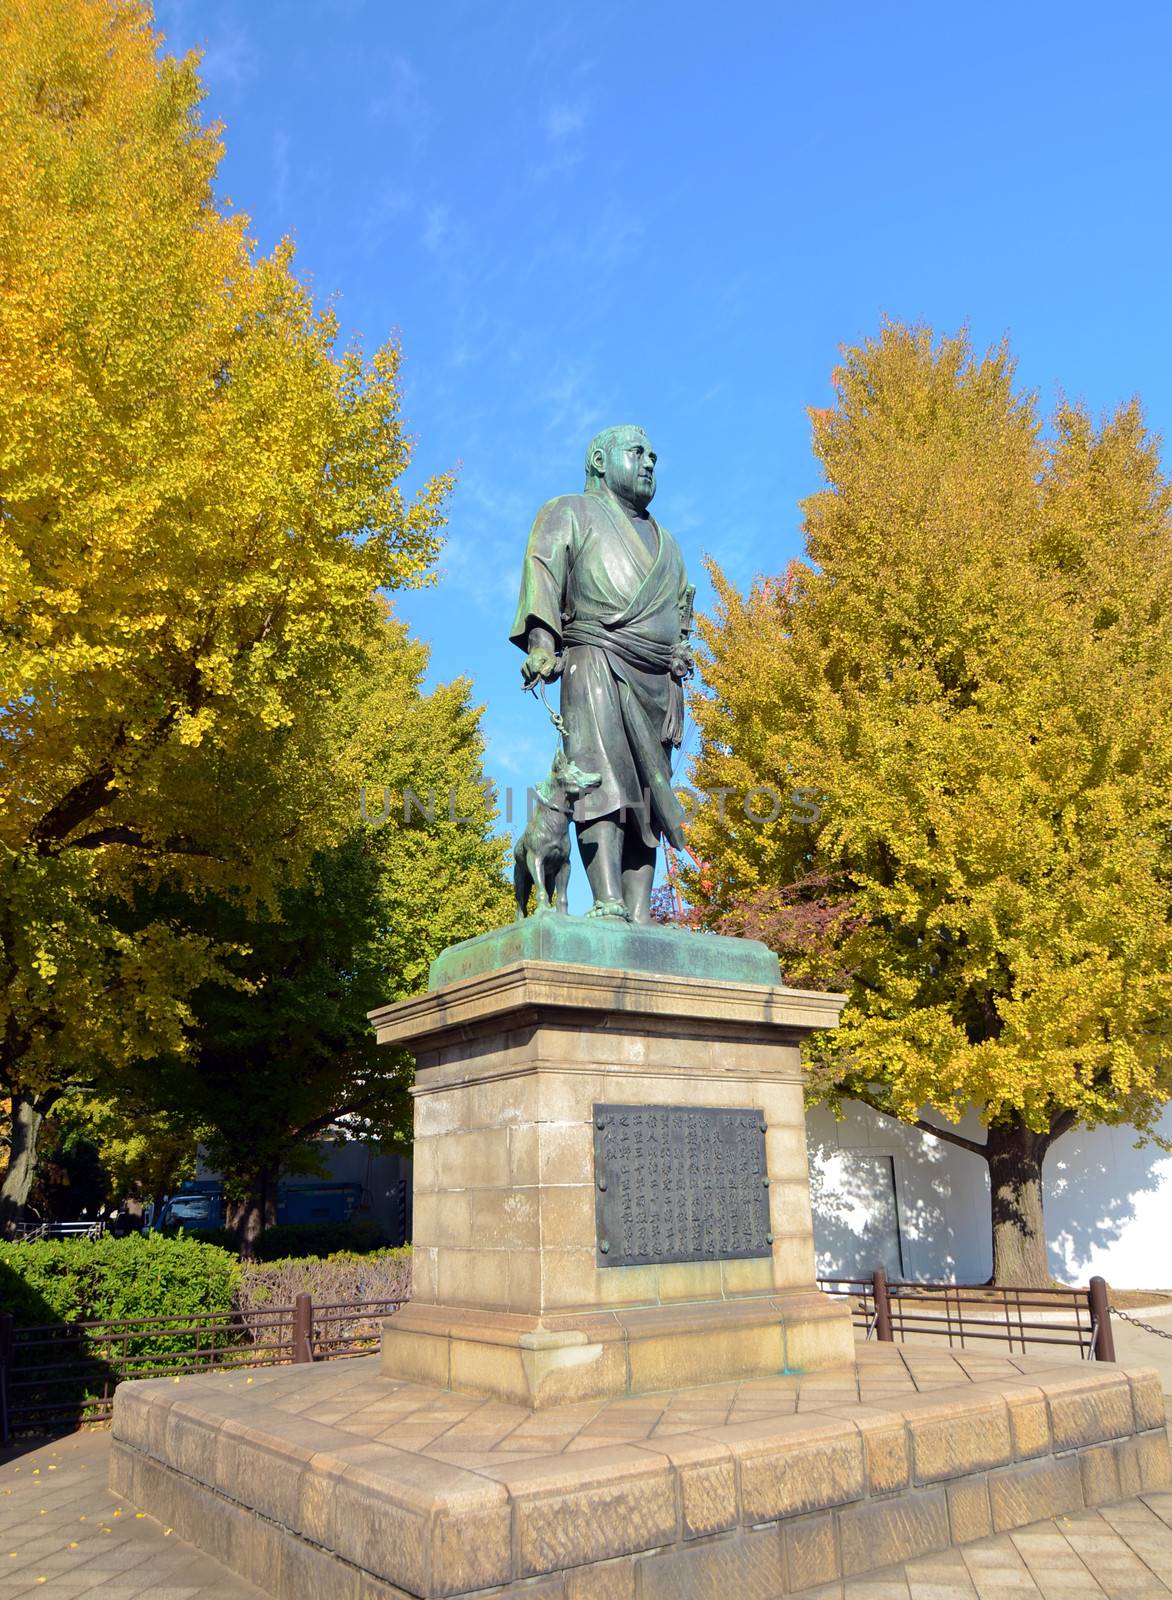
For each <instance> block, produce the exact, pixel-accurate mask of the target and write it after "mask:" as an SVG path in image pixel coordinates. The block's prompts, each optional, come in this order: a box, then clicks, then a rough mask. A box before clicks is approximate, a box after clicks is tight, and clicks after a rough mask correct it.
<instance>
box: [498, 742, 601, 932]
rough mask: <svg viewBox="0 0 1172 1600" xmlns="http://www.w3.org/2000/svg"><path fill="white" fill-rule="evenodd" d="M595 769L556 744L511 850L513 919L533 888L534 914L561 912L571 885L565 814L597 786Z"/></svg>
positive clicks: (520, 914) (523, 910)
mask: <svg viewBox="0 0 1172 1600" xmlns="http://www.w3.org/2000/svg"><path fill="white" fill-rule="evenodd" d="M601 782H602V774H601V773H599V772H583V770H582V768H581V767H580V766H578V765H577V763H576V762H573V761H571V760H570V758H569V757H568V756H567V755H566V753H565V751H564V750H563V749H561V747H560V746H559V748H558V753H557V755H556V756H554V758H553V766H552V767H551V768H550V773H549V777H548V778H543V779H542V780H541V782H540V783H539V784H538V785H537V789H536V791H535V792H536V794H537V800H538V804H537V807H536V809H535V810H534V812H533V815H532V816H531V817H530V818H529V821H528V823H527V824H526V827H525V831H524V833H523V834H522V835H521V837H520V838H519V839H518V840H517V843H516V846H515V848H514V850H513V861H514V867H513V888H514V889H515V890H516V894H517V921H518V922H520V921H522V920H523V919H524V917H525V913H526V908H527V906H528V905H529V891H530V889H533V890H534V891H535V892H536V898H537V903H536V905H535V906H534V908H533V915H534V916H535V917H538V916H541V915H542V914H543V913H545V912H547V911H555V910H556V911H560V912H562V913H563V914H564V913H565V910H566V896H567V891H568V889H569V883H570V817H571V815H572V813H573V810H574V801H575V800H576V799H577V798H578V796H579V795H580V794H585V793H587V791H588V790H590V789H597V788H598V785H599V784H600V783H601Z"/></svg>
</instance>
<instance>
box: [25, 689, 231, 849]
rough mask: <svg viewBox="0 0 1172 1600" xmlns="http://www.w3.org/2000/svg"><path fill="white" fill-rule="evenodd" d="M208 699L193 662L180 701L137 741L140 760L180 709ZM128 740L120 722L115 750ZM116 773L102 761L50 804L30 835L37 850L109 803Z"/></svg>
mask: <svg viewBox="0 0 1172 1600" xmlns="http://www.w3.org/2000/svg"><path fill="white" fill-rule="evenodd" d="M206 699H207V690H206V689H205V688H204V686H203V677H202V674H201V672H200V669H199V667H198V666H193V667H192V669H191V672H190V673H189V674H188V678H187V683H186V685H185V686H184V688H183V690H182V691H181V693H180V698H179V702H178V703H177V704H176V705H173V706H171V708H170V709H169V710H168V711H166V712H164V714H163V715H162V716H161V717H160V718H159V720H158V721H157V722H156V723H155V725H154V727H153V728H151V729H149V730H148V732H147V733H146V734H145V735H144V736H143V738H142V739H140V740H137V741H136V742H135V755H136V759H137V761H138V762H139V763H141V762H142V761H143V760H145V759H146V757H147V756H149V755H150V754H151V752H152V751H154V750H155V749H156V748H157V747H158V746H159V745H160V744H162V742H163V741H164V739H166V737H167V735H168V734H169V733H170V731H171V729H172V728H173V727H174V725H175V722H176V720H177V718H178V716H179V714H180V712H181V711H190V712H192V713H193V714H194V713H195V712H196V711H198V710H199V708H200V706H201V705H202V704H203V703H204V701H205V700H206ZM129 744H130V740H129V738H128V737H127V733H126V725H125V724H124V723H120V724H119V727H118V731H117V733H116V734H115V735H114V750H115V751H116V752H121V751H123V750H125V749H127V747H128V746H129ZM116 776H117V769H116V766H115V762H114V761H113V760H109V761H103V762H102V763H101V765H100V766H98V767H97V768H96V769H95V770H94V771H93V772H91V773H90V774H89V775H88V776H87V777H85V778H82V779H80V780H79V781H78V782H77V783H75V784H74V785H73V788H72V789H69V790H68V791H67V792H66V793H65V794H63V795H62V796H61V798H60V800H58V801H56V803H55V804H54V805H52V806H50V807H49V809H48V811H46V812H45V814H44V816H43V817H42V818H41V820H40V821H39V822H38V823H36V824H35V825H34V827H33V829H32V831H31V833H30V835H29V840H30V843H32V844H34V845H35V846H36V849H37V854H38V855H42V856H45V855H51V854H52V853H53V852H54V850H55V849H57V848H58V847H59V846H60V844H61V842H62V841H63V840H64V839H65V838H66V837H67V836H68V835H69V834H71V833H72V832H73V830H74V828H77V827H80V826H81V824H82V823H83V822H88V821H89V819H90V818H91V817H92V816H95V815H96V814H97V812H99V811H101V810H102V809H103V808H104V807H105V806H107V805H109V803H110V801H111V799H112V798H113V797H114V795H115V794H116V793H117V790H116V789H115V786H114V780H115V777H116Z"/></svg>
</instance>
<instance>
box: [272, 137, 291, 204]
mask: <svg viewBox="0 0 1172 1600" xmlns="http://www.w3.org/2000/svg"><path fill="white" fill-rule="evenodd" d="M289 144H290V140H289V135H288V134H287V133H286V132H285V130H284V129H283V128H278V130H277V131H276V133H274V134H273V209H274V210H275V211H276V214H277V216H278V217H283V216H284V215H285V213H286V211H287V210H288V209H289V176H290V172H291V166H290V162H289Z"/></svg>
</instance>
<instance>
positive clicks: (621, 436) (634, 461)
mask: <svg viewBox="0 0 1172 1600" xmlns="http://www.w3.org/2000/svg"><path fill="white" fill-rule="evenodd" d="M655 461H656V456H655V451H654V450H653V449H652V448H651V441H650V440H649V439H648V437H647V435H646V434H645V433H644V432H643V429H642V428H636V427H633V426H632V425H631V424H629V423H625V424H624V425H623V426H622V427H618V428H603V430H602V432H601V433H596V434H595V435H594V437H593V439H591V441H590V443H589V445H588V446H587V448H586V487H587V489H589V488H590V487H591V485H592V484H597V483H605V484H606V486H607V488H608V489H610V490H611V492H612V493H613V494H615V495H617V496H618V498H619V499H620V500H621V501H622V502H623V504H624V505H626V506H629V507H630V508H631V509H632V510H633V511H646V509H647V507H648V506H649V505H650V504H651V502H652V500H653V499H654V498H655Z"/></svg>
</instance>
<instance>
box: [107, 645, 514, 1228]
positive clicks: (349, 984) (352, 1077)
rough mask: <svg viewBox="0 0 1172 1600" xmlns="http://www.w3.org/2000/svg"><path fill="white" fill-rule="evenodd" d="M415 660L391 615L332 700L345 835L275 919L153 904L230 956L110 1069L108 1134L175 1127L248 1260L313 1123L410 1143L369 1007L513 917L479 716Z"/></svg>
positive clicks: (407, 1107)
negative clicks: (113, 1073)
mask: <svg viewBox="0 0 1172 1600" xmlns="http://www.w3.org/2000/svg"><path fill="white" fill-rule="evenodd" d="M426 667H427V649H426V647H425V646H424V645H422V644H421V643H419V642H418V641H416V640H413V639H411V638H409V637H408V635H407V632H406V630H405V629H404V628H403V627H402V626H401V625H399V624H398V623H396V622H394V621H393V620H391V619H389V618H388V620H387V621H386V622H385V624H384V626H383V630H382V634H381V637H380V639H379V640H378V642H377V646H376V647H375V648H373V649H372V650H370V651H369V652H368V653H367V655H366V656H365V658H364V659H363V660H362V661H361V662H360V663H358V664H357V665H356V667H355V670H354V672H353V673H352V675H351V676H350V678H349V680H348V682H347V683H346V685H345V688H344V690H343V692H341V693H340V694H339V696H338V699H337V700H336V701H335V704H334V707H333V717H332V725H333V730H334V739H335V745H334V749H335V766H336V771H337V772H338V774H339V776H340V777H341V778H342V779H343V780H344V781H345V782H346V784H347V786H348V792H349V797H350V798H349V805H350V826H349V827H348V828H347V829H346V830H345V831H344V832H343V834H342V835H341V837H340V838H339V839H338V840H337V841H336V842H333V843H330V844H329V845H327V846H323V848H321V849H319V850H318V851H317V852H316V853H315V855H314V857H313V859H312V862H311V865H310V869H309V872H308V874H307V876H306V877H305V879H304V881H302V882H300V883H298V884H296V885H292V886H290V887H288V888H286V889H285V890H284V891H283V892H282V893H281V895H280V898H279V902H278V904H277V905H276V906H275V907H272V908H265V907H258V908H257V909H255V910H253V911H250V910H249V909H248V908H246V907H243V906H240V905H239V904H232V903H231V902H228V901H225V900H220V901H210V900H209V901H205V902H203V903H202V904H195V903H190V902H187V903H182V904H180V903H178V902H175V901H174V900H171V901H170V902H164V900H163V899H162V898H161V897H159V896H156V897H154V898H153V899H152V901H151V903H150V905H149V909H148V913H147V914H148V915H149V916H150V917H151V918H155V917H158V916H159V915H161V914H171V915H177V916H178V917H179V919H180V920H181V921H182V922H183V923H184V924H185V925H187V926H192V927H194V928H196V929H202V928H203V927H204V926H206V928H207V929H208V931H209V934H210V932H211V930H213V929H214V931H215V933H216V935H217V937H219V938H221V939H224V940H227V941H228V942H229V943H230V944H231V945H232V946H233V947H234V949H235V952H236V953H235V954H233V955H230V956H228V957H227V958H226V959H225V961H224V965H223V971H222V974H221V976H220V978H219V979H218V980H209V981H208V982H205V983H204V984H202V985H201V986H200V987H199V988H198V989H197V990H196V991H195V992H194V994H193V996H192V999H191V1011H192V1019H193V1020H192V1028H191V1043H190V1048H189V1049H188V1050H187V1051H185V1052H184V1053H182V1054H175V1055H174V1056H172V1057H170V1058H169V1059H166V1060H161V1061H156V1062H154V1063H151V1064H150V1065H149V1067H147V1066H143V1067H140V1068H138V1069H137V1070H134V1071H131V1072H128V1073H124V1074H123V1075H122V1085H123V1100H122V1106H121V1109H122V1119H123V1121H124V1127H122V1128H119V1127H117V1126H116V1127H115V1128H114V1129H113V1130H111V1131H112V1132H117V1133H118V1134H119V1135H120V1137H121V1138H122V1139H123V1140H125V1138H126V1137H127V1134H128V1132H129V1130H131V1129H133V1127H134V1126H135V1125H136V1124H137V1123H138V1122H139V1120H140V1119H141V1118H143V1117H146V1118H148V1119H152V1118H153V1119H157V1118H160V1117H164V1118H171V1119H174V1118H175V1117H176V1116H179V1117H180V1118H182V1119H184V1120H185V1122H186V1126H187V1128H188V1129H189V1140H190V1145H191V1147H192V1148H194V1146H195V1144H196V1142H197V1141H198V1142H199V1143H200V1144H201V1145H202V1146H203V1148H204V1151H205V1154H206V1157H207V1159H208V1161H209V1163H210V1164H211V1165H212V1166H213V1167H214V1168H215V1169H217V1170H219V1171H220V1172H222V1173H223V1174H224V1176H225V1179H226V1180H227V1184H228V1187H229V1192H230V1196H231V1197H232V1199H233V1216H234V1222H235V1225H236V1227H237V1231H238V1236H239V1239H240V1243H241V1246H242V1248H243V1249H244V1251H245V1253H250V1252H251V1249H252V1246H253V1244H254V1243H255V1239H256V1237H257V1235H258V1233H259V1232H260V1230H261V1229H262V1228H263V1226H264V1224H265V1221H266V1210H267V1209H269V1207H270V1206H271V1203H273V1202H275V1196H276V1185H277V1180H278V1177H279V1175H280V1173H281V1172H283V1171H284V1172H288V1171H298V1170H313V1165H314V1157H313V1146H312V1141H314V1140H315V1139H317V1138H320V1137H321V1136H322V1135H323V1134H325V1133H326V1132H327V1130H330V1129H332V1128H341V1129H344V1130H345V1131H346V1133H347V1134H348V1135H349V1136H350V1137H357V1136H361V1137H365V1138H369V1139H372V1140H377V1141H383V1142H390V1143H398V1144H399V1145H400V1146H402V1147H403V1148H404V1149H406V1148H407V1147H409V1145H410V1140H411V1104H410V1099H409V1096H408V1094H407V1090H408V1088H409V1086H410V1083H411V1062H410V1057H409V1056H408V1055H407V1054H406V1053H405V1052H395V1051H391V1050H387V1049H379V1048H378V1047H377V1046H376V1044H375V1042H374V1036H373V1033H372V1030H371V1027H370V1024H369V1022H368V1020H367V1013H368V1012H369V1011H370V1010H372V1009H373V1008H374V1007H375V1006H378V1005H382V1004H385V1003H387V1002H388V1001H391V1000H395V999H400V998H403V997H404V996H406V995H408V994H411V993H415V992H417V991H418V990H419V989H421V988H424V987H426V983H427V966H428V963H429V961H430V960H431V958H432V957H433V956H435V955H437V954H438V953H439V951H440V950H442V949H443V948H444V947H445V946H446V945H448V944H451V943H454V942H456V941H457V940H459V939H463V938H468V937H470V936H472V935H473V934H476V933H480V932H483V931H484V930H485V929H486V928H489V927H493V926H496V925H498V924H500V923H502V922H505V921H506V920H507V919H508V916H509V914H510V909H511V902H510V896H509V891H508V888H507V885H506V880H505V876H504V840H503V839H502V838H500V837H498V836H496V835H495V834H494V833H493V829H492V823H493V817H494V811H493V806H492V801H491V798H490V795H489V792H488V788H487V785H486V784H485V783H484V781H483V771H482V758H483V741H482V736H481V733H480V728H479V718H480V712H479V710H478V709H477V708H476V707H474V706H473V705H471V704H470V701H469V692H470V685H469V684H468V682H467V681H466V680H457V681H456V682H454V683H451V684H441V685H439V686H438V687H436V688H434V689H432V690H431V691H430V692H425V690H424V687H423V677H424V673H425V670H426ZM363 811H365V818H364V817H363V815H362V812H363ZM405 818H406V820H405ZM145 1154H146V1153H145V1152H144V1156H145Z"/></svg>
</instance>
